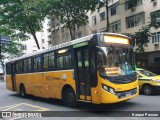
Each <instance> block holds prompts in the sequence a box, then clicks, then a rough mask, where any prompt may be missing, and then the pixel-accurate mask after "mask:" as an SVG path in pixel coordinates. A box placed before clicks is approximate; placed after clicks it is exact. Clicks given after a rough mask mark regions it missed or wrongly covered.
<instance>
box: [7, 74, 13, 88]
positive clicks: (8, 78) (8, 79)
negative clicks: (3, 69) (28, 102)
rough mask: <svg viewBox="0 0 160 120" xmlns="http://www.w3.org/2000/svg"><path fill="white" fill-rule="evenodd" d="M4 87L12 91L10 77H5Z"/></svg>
mask: <svg viewBox="0 0 160 120" xmlns="http://www.w3.org/2000/svg"><path fill="white" fill-rule="evenodd" d="M6 87H7V89H8V90H11V91H13V88H12V80H11V75H6Z"/></svg>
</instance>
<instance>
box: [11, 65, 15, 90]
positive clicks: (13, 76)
mask: <svg viewBox="0 0 160 120" xmlns="http://www.w3.org/2000/svg"><path fill="white" fill-rule="evenodd" d="M15 79H16V78H15V63H12V64H11V81H12V90H13V91H15V90H16V80H15Z"/></svg>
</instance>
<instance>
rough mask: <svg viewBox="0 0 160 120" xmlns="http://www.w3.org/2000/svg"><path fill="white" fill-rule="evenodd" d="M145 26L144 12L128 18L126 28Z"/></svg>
mask: <svg viewBox="0 0 160 120" xmlns="http://www.w3.org/2000/svg"><path fill="white" fill-rule="evenodd" d="M143 24H144V12H142V13H138V14H136V15H133V16H129V17H126V27H127V28H132V27H135V26H139V25H143Z"/></svg>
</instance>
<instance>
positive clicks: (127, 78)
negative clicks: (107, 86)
mask: <svg viewBox="0 0 160 120" xmlns="http://www.w3.org/2000/svg"><path fill="white" fill-rule="evenodd" d="M107 79H108V80H109V81H110V82H112V83H115V84H127V83H131V82H134V81H136V79H137V74H132V75H124V76H118V77H108V78H107Z"/></svg>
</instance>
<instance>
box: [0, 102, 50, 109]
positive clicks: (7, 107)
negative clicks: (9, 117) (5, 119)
mask: <svg viewBox="0 0 160 120" xmlns="http://www.w3.org/2000/svg"><path fill="white" fill-rule="evenodd" d="M20 105H22V106H29V107H32V108H37V109H38V110H33V111H47V110H49V109H48V108H44V107H40V106H36V105H32V104H28V103H19V104H15V105H10V106H5V107H1V108H0V110H2V111H7V110H10V109H13V108H16V107H18V106H20ZM20 110H21V109H20Z"/></svg>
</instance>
